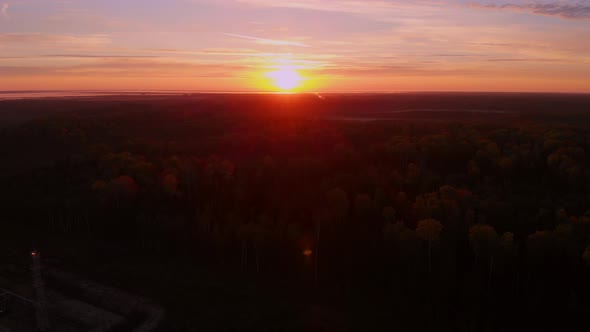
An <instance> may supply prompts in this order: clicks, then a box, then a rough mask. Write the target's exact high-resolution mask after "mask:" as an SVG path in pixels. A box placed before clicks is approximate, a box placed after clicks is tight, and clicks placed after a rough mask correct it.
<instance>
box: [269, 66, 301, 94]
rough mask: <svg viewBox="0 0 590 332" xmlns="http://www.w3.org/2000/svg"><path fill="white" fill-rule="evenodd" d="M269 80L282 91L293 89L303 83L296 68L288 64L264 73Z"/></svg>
mask: <svg viewBox="0 0 590 332" xmlns="http://www.w3.org/2000/svg"><path fill="white" fill-rule="evenodd" d="M266 76H268V77H269V78H270V79H271V80H272V84H273V85H274V86H275V87H277V88H279V89H281V90H282V91H286V92H289V91H294V90H295V89H297V88H299V87H301V86H302V84H303V77H301V75H300V74H299V73H298V72H297V70H295V69H293V68H290V67H288V66H284V67H280V68H278V70H276V71H273V72H269V73H267V74H266Z"/></svg>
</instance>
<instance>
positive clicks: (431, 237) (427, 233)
mask: <svg viewBox="0 0 590 332" xmlns="http://www.w3.org/2000/svg"><path fill="white" fill-rule="evenodd" d="M442 229H443V225H442V224H441V223H440V221H438V220H435V219H424V220H420V221H419V222H418V227H416V233H417V234H418V237H419V238H420V239H422V240H423V241H427V242H428V273H429V274H431V273H432V243H433V242H434V241H438V239H439V237H440V232H441V231H442Z"/></svg>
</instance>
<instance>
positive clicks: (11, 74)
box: [0, 0, 590, 92]
mask: <svg viewBox="0 0 590 332" xmlns="http://www.w3.org/2000/svg"><path fill="white" fill-rule="evenodd" d="M293 72H296V73H297V75H298V76H301V77H302V81H301V83H302V85H301V86H299V87H298V91H309V92H394V91H531V92H541V91H543V92H549V91H551V92H590V0H540V1H529V0H478V1H471V0H448V1H445V0H415V1H412V0H403V1H401V0H291V1H287V0H165V1H164V0H0V90H194V91H236V92H238V91H243V92H247V91H254V92H258V91H275V90H278V87H277V82H276V76H277V75H274V76H273V74H272V73H279V74H278V76H281V75H283V74H281V73H287V76H289V77H291V76H293ZM289 74H291V75H289ZM283 76H284V75H283ZM273 77H274V78H273Z"/></svg>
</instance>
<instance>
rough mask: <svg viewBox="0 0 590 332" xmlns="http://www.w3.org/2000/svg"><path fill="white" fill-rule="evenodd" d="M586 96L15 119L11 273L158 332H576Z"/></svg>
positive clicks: (7, 159) (581, 317)
mask: <svg viewBox="0 0 590 332" xmlns="http://www.w3.org/2000/svg"><path fill="white" fill-rule="evenodd" d="M588 111H590V96H587V95H586V96H584V95H535V94H532V95H528V94H505V95H486V94H399V95H322V96H320V95H223V94H220V95H186V96H175V97H170V96H143V97H141V96H140V97H129V96H123V97H100V98H72V99H60V98H57V99H42V100H16V101H0V118H1V121H0V151H1V157H0V158H1V160H2V162H1V163H0V188H1V189H0V200H1V201H2V202H3V203H2V208H1V209H0V219H1V220H2V221H1V222H2V228H1V231H0V234H1V239H0V250H2V253H0V259H1V260H3V261H4V262H11V263H14V264H26V262H27V260H26V259H27V257H26V253H27V252H29V251H30V250H31V248H38V249H39V250H41V252H43V253H44V257H46V260H47V264H53V265H56V266H60V267H62V268H64V269H68V270H72V271H77V272H78V273H82V274H85V275H87V276H88V277H89V278H91V279H95V280H98V281H101V282H105V283H108V284H112V285H116V286H117V287H121V288H124V289H126V290H129V291H131V292H135V293H138V294H141V295H145V296H149V297H151V298H153V299H154V300H155V301H158V302H159V303H160V304H162V305H163V306H164V307H165V308H166V310H167V316H166V320H165V322H164V324H163V325H162V327H161V330H162V331H392V330H395V331H435V330H436V331H527V330H533V329H539V330H543V331H573V330H577V329H576V327H577V326H583V324H586V325H587V318H588V315H590V283H589V281H590V195H589V194H590V154H589V153H590V113H588Z"/></svg>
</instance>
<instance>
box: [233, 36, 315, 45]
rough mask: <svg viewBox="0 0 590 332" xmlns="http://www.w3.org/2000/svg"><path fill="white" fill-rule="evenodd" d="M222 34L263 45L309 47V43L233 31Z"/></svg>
mask: <svg viewBox="0 0 590 332" xmlns="http://www.w3.org/2000/svg"><path fill="white" fill-rule="evenodd" d="M224 35H226V36H230V37H236V38H242V39H249V40H253V41H255V42H257V43H260V44H265V45H275V46H297V47H310V46H309V45H306V44H303V43H299V42H294V41H288V40H277V39H267V38H258V37H253V36H245V35H238V34H233V33H224Z"/></svg>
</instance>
